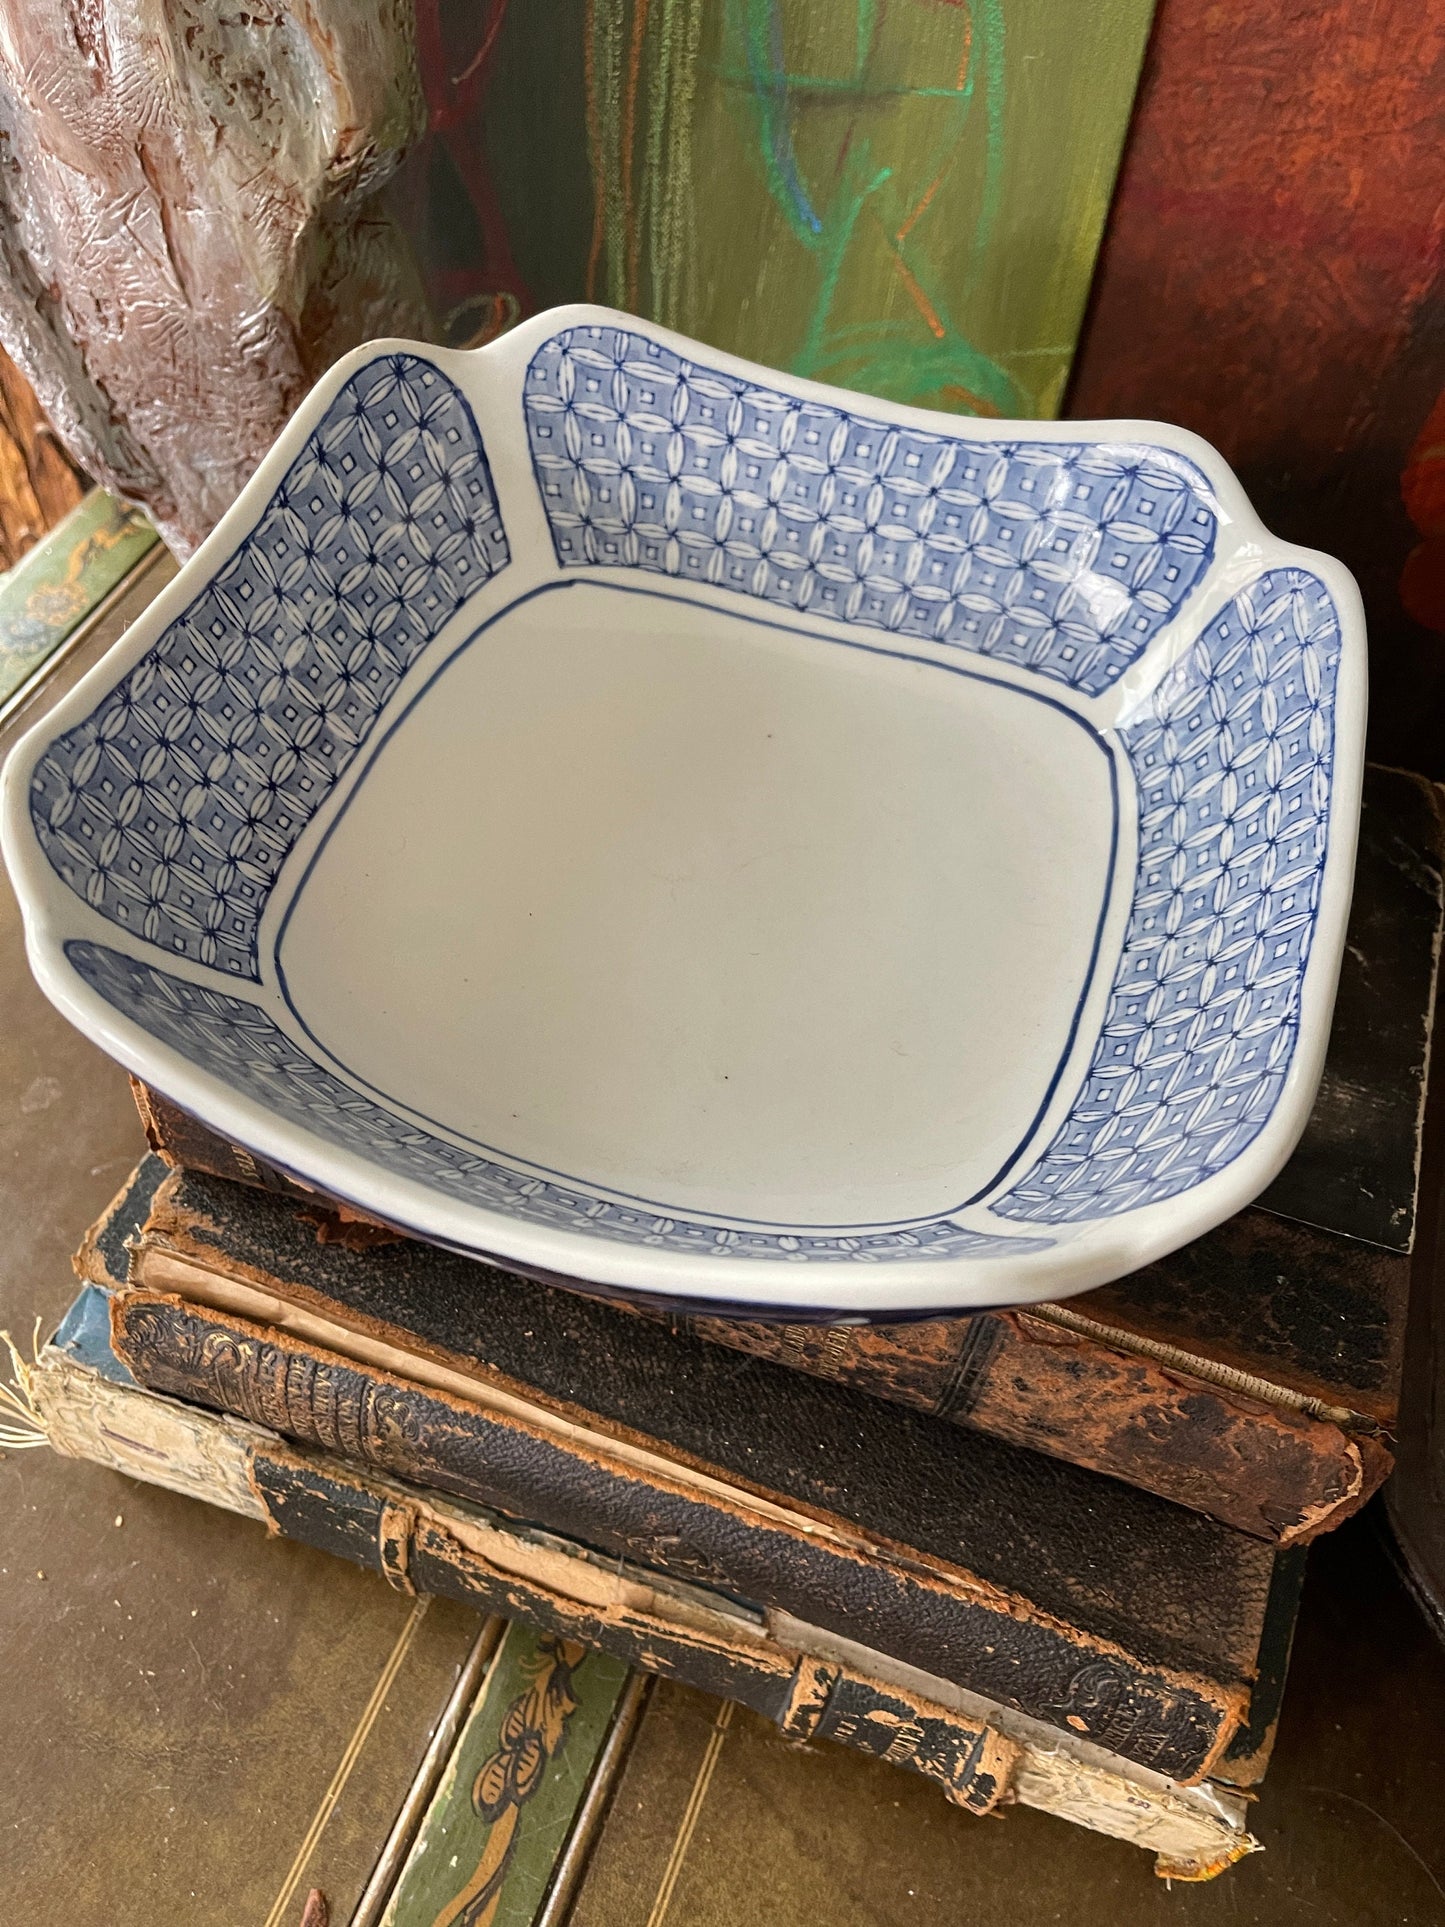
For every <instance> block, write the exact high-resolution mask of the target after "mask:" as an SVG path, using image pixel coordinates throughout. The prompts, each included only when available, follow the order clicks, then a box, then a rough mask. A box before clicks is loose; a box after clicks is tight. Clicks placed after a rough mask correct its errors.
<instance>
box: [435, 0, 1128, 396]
mask: <svg viewBox="0 0 1445 1927" xmlns="http://www.w3.org/2000/svg"><path fill="white" fill-rule="evenodd" d="M1152 11H1153V0H852V4H848V5H843V4H837V3H836V0H554V4H553V5H551V6H549V7H548V8H546V9H542V10H538V9H521V8H515V7H514V8H512V9H510V10H507V9H505V7H504V5H503V4H502V0H491V5H490V7H488V8H484V9H478V8H472V9H467V8H465V7H463V6H462V5H461V4H460V0H423V4H422V7H421V13H420V18H421V22H422V32H421V36H420V39H421V51H422V67H423V77H424V81H425V84H426V87H427V93H428V98H429V100H430V102H431V105H432V133H431V135H430V137H429V139H428V142H427V143H426V145H425V151H424V152H423V153H422V154H421V155H419V156H418V158H417V161H416V162H415V163H414V166H413V170H412V172H411V174H410V175H409V177H408V182H407V183H406V184H404V186H403V188H402V195H403V199H406V198H407V197H408V196H409V197H410V199H409V201H408V203H407V212H408V226H409V228H410V231H411V232H412V233H413V234H415V235H416V236H417V239H418V244H419V251H420V253H421V255H422V261H423V267H424V270H425V273H426V278H427V280H428V283H429V286H430V287H431V290H432V294H433V298H434V301H435V303H436V306H437V310H438V316H439V332H440V333H441V334H442V335H443V336H444V338H447V339H451V340H455V341H462V340H477V339H484V338H486V337H487V336H488V335H489V334H491V333H493V332H495V331H496V330H497V329H498V328H499V327H500V326H503V325H505V323H506V322H507V321H508V320H509V319H511V318H513V317H515V316H516V315H517V314H520V313H528V312H532V311H534V310H535V309H537V308H540V307H546V306H549V305H551V304H552V303H554V302H558V301H567V300H577V299H582V298H590V299H594V300H599V301H605V302H607V303H609V304H611V305H612V306H615V307H619V308H624V309H627V310H629V311H631V312H633V313H637V314H640V315H644V316H647V317H648V318H650V319H652V320H655V321H659V322H662V323H664V324H666V325H667V326H669V327H674V328H678V329H680V330H682V331H683V332H684V333H686V334H690V335H695V336H697V337H698V338H699V339H701V340H704V341H707V342H709V343H711V344H713V345H714V346H717V347H721V348H725V349H729V350H731V351H733V352H734V353H737V354H741V355H746V356H748V357H750V358H751V359H754V360H757V361H761V362H764V363H767V364H769V365H772V366H775V367H780V368H786V369H789V370H791V371H793V372H794V373H797V374H803V375H809V376H813V377H815V378H816V379H818V380H822V381H829V382H834V383H837V384H840V385H842V386H844V387H849V388H856V389H861V390H864V391H865V392H869V393H873V394H878V395H885V396H888V397H889V398H891V399H893V400H897V401H904V402H911V403H916V404H918V405H920V406H926V407H931V408H944V409H954V410H959V411H963V412H965V413H973V414H986V415H1018V416H1048V415H1052V414H1054V413H1056V412H1057V410H1058V407H1059V404H1060V401H1061V398H1062V395H1063V390H1064V384H1065V382H1066V380H1067V377H1068V372H1069V364H1070V360H1071V358H1072V355H1073V350H1074V344H1075V341H1076V339H1077V336H1078V332H1079V326H1080V323H1081V320H1082V317H1083V312H1084V305H1085V302H1086V300H1087V297H1088V291H1089V283H1090V279H1091V276H1092V273H1093V267H1094V260H1095V256H1096V254H1097V251H1098V247H1099V241H1100V238H1101V235H1102V232H1103V226H1104V221H1105V217H1106V215H1107V212H1108V206H1109V198H1110V194H1111V192H1112V188H1113V183H1114V176H1115V172H1116V170H1117V167H1118V162H1119V156H1120V152H1121V150H1122V146H1123V141H1124V136H1125V133H1126V130H1127V127H1128V122H1129V114H1130V109H1131V105H1132V102H1133V97H1134V90H1135V86H1136V83H1137V80H1138V75H1139V68H1140V63H1141V61H1142V58H1143V52H1144V46H1145V42H1146V39H1147V37H1148V31H1149V23H1150V17H1151V14H1152ZM428 23H429V24H428Z"/></svg>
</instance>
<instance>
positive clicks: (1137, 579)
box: [525, 327, 1217, 695]
mask: <svg viewBox="0 0 1445 1927" xmlns="http://www.w3.org/2000/svg"><path fill="white" fill-rule="evenodd" d="M525 408H526V417H527V432H528V436H529V439H530V442H531V449H532V461H533V466H534V468H535V470H536V474H537V481H538V486H539V488H540V489H541V493H542V502H543V506H544V507H545V509H546V511H547V516H548V519H549V521H550V523H551V528H552V538H553V543H554V546H555V548H556V551H557V559H558V561H559V562H560V563H561V564H562V565H563V566H564V567H566V568H581V567H587V566H607V567H616V568H634V569H646V570H648V571H650V572H652V573H655V574H661V575H670V576H675V577H678V578H680V579H683V580H690V581H695V582H700V583H707V584H710V585H712V586H714V587H718V588H725V589H731V590H734V591H736V592H737V593H739V594H742V595H749V596H756V597H760V598H761V599H762V600H764V601H767V602H774V603H781V604H783V605H785V606H786V607H788V608H792V609H799V610H804V609H806V610H808V611H809V612H810V613H811V614H813V615H815V616H832V617H835V618H837V619H838V620H840V621H844V622H850V623H857V624H862V625H864V626H865V627H867V628H872V629H884V630H890V631H893V632H895V633H898V634H901V635H907V636H918V637H924V638H926V639H928V640H931V641H935V642H944V643H952V644H955V645H957V646H958V647H960V648H963V649H968V650H972V651H974V652H976V653H977V654H979V655H983V656H987V657H990V658H991V659H993V660H995V661H1000V662H1009V663H1015V664H1018V665H1019V666H1021V667H1023V668H1027V669H1032V670H1034V671H1036V672H1037V673H1038V674H1039V675H1041V676H1047V677H1049V678H1051V679H1052V680H1054V681H1057V682H1061V683H1065V684H1067V685H1068V686H1069V687H1070V688H1072V689H1078V690H1081V691H1083V692H1084V693H1085V694H1087V695H1099V694H1100V693H1102V692H1103V691H1104V690H1107V689H1109V688H1110V687H1112V685H1113V684H1114V683H1115V682H1117V681H1118V679H1119V677H1120V676H1121V675H1122V674H1123V673H1124V671H1125V670H1126V669H1127V668H1128V667H1129V665H1130V664H1131V663H1132V662H1134V661H1135V660H1137V658H1138V657H1139V656H1140V655H1141V654H1142V652H1143V651H1144V650H1145V649H1147V648H1148V646H1149V644H1150V643H1151V642H1152V641H1153V639H1154V637H1155V636H1156V635H1157V634H1158V633H1159V631H1160V630H1161V629H1162V628H1163V627H1164V625H1165V624H1166V623H1167V622H1170V621H1171V620H1172V619H1173V618H1174V617H1175V616H1176V615H1177V614H1178V613H1179V610H1180V609H1181V607H1182V606H1183V604H1184V602H1185V601H1186V599H1187V598H1188V596H1189V594H1190V592H1191V590H1192V589H1193V588H1194V586H1195V584H1196V583H1197V582H1198V581H1199V580H1200V578H1201V577H1202V576H1203V574H1204V571H1205V570H1206V569H1207V568H1208V566H1209V562H1210V558H1211V556H1212V555H1213V552H1214V542H1215V536H1216V533H1217V517H1216V513H1215V509H1214V506H1213V497H1212V494H1211V491H1210V489H1209V485H1208V483H1207V481H1206V480H1205V477H1204V476H1203V475H1202V474H1201V472H1200V471H1199V470H1198V469H1197V468H1195V467H1194V465H1193V464H1192V463H1191V462H1188V461H1185V460H1184V459H1183V458H1182V457H1181V456H1179V455H1176V454H1174V453H1173V452H1172V451H1171V450H1169V449H1165V448H1160V447H1152V446H1144V445H1140V446H1137V447H1136V446H1128V445H1123V446H1119V445H1112V444H1107V445H1106V444H1101V443H1068V442H977V441H966V440H964V439H963V438H962V437H958V436H952V435H946V434H940V433H936V432H932V431H924V430H921V429H910V428H899V427H896V426H892V425H890V424H888V423H886V422H880V421H876V420H873V419H870V418H869V417H868V416H867V415H864V414H856V415H855V414H853V413H851V412H850V411H847V410H844V409H842V408H837V407H833V406H829V405H825V404H823V403H820V402H814V401H800V400H798V399H797V398H796V397H795V396H792V395H788V394H784V393H783V392H781V391H780V390H776V389H771V388H766V387H763V386H761V385H760V384H758V383H756V382H752V381H746V380H743V379H740V378H739V377H738V376H736V375H725V374H722V373H720V372H718V371H717V370H713V369H708V368H706V367H703V366H701V365H699V364H698V363H695V362H692V361H688V360H685V359H684V358H683V357H682V356H680V355H678V354H677V353H676V352H675V351H674V350H672V349H670V348H664V347H663V346H662V345H661V344H660V343H658V342H655V341H650V340H648V339H647V337H646V336H645V335H640V334H633V333H631V332H627V331H623V330H619V329H614V328H600V327H592V328H576V329H569V330H568V331H567V332H565V333H563V334H559V335H555V336H554V337H553V338H552V339H551V340H550V341H547V342H545V343H544V344H543V345H542V347H541V348H539V349H538V351H537V353H536V355H535V356H534V357H533V359H532V364H531V366H530V368H529V369H528V371H527V382H526V388H525Z"/></svg>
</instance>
